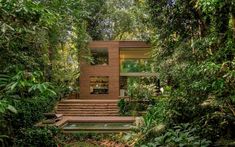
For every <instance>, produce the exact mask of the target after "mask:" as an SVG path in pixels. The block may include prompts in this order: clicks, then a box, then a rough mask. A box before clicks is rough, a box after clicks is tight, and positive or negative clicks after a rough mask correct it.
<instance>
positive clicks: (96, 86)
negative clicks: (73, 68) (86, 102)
mask: <svg viewBox="0 0 235 147" xmlns="http://www.w3.org/2000/svg"><path fill="white" fill-rule="evenodd" d="M108 93H109V77H108V76H91V77H90V94H108Z"/></svg>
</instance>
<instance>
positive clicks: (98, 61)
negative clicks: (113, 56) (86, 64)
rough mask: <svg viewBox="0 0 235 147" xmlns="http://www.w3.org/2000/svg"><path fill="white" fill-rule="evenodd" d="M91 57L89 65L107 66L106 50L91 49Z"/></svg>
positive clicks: (107, 55) (107, 56)
mask: <svg viewBox="0 0 235 147" xmlns="http://www.w3.org/2000/svg"><path fill="white" fill-rule="evenodd" d="M91 56H92V61H91V65H108V64H109V54H108V49H107V48H92V49H91Z"/></svg>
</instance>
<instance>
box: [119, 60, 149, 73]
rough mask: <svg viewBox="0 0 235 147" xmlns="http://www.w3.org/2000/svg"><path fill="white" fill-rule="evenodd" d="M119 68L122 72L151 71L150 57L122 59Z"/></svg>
mask: <svg viewBox="0 0 235 147" xmlns="http://www.w3.org/2000/svg"><path fill="white" fill-rule="evenodd" d="M120 70H121V72H123V73H128V72H153V67H152V61H151V60H150V59H123V60H122V62H121V64H120Z"/></svg>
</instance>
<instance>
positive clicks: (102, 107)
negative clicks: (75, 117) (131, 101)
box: [57, 106, 119, 110]
mask: <svg viewBox="0 0 235 147" xmlns="http://www.w3.org/2000/svg"><path fill="white" fill-rule="evenodd" d="M58 109H85V110H87V109H93V110H94V109H119V108H118V107H116V106H57V110H58Z"/></svg>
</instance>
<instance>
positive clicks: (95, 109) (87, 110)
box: [56, 108, 118, 112]
mask: <svg viewBox="0 0 235 147" xmlns="http://www.w3.org/2000/svg"><path fill="white" fill-rule="evenodd" d="M56 111H86V112H89V111H91V112H93V111H118V109H108V108H105V109H102V108H94V109H79V108H78V109H77V108H73V109H67V108H63V109H62V108H58V109H57V110H56Z"/></svg>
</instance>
